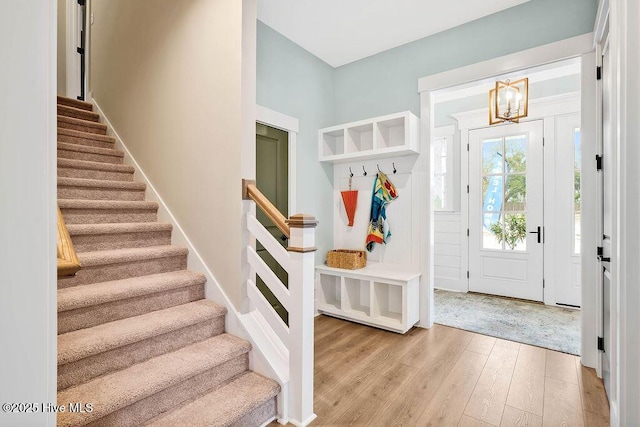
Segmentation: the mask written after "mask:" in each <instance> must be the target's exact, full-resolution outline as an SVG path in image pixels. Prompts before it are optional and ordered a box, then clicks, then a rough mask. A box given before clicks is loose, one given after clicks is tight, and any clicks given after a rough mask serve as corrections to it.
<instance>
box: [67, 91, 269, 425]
mask: <svg viewBox="0 0 640 427" xmlns="http://www.w3.org/2000/svg"><path fill="white" fill-rule="evenodd" d="M114 142H115V141H114V139H113V138H112V137H109V136H106V126H105V125H104V124H101V123H99V115H98V114H96V113H94V112H93V111H92V106H91V104H88V103H85V102H81V101H76V100H72V99H68V98H61V97H58V205H59V207H60V209H61V211H62V214H63V217H64V219H65V222H66V224H67V227H68V230H69V234H70V235H71V239H72V241H73V244H74V247H75V250H76V251H77V252H78V257H79V258H80V262H81V264H82V269H81V270H80V271H79V272H78V273H77V275H76V276H75V277H69V278H61V279H59V280H58V404H59V405H68V404H69V403H81V404H87V403H89V404H91V405H92V411H91V412H89V411H86V412H75V413H74V412H68V411H67V412H64V413H59V414H58V425H62V426H81V425H92V426H93V425H100V426H140V425H151V426H243V427H244V426H259V425H262V424H264V423H265V422H267V421H269V420H271V419H272V418H273V417H274V416H275V413H276V412H275V411H276V395H277V394H278V393H279V391H280V388H279V385H278V384H277V383H275V382H274V381H272V380H270V379H267V378H264V377H262V376H260V375H258V374H256V373H253V372H251V371H249V370H248V366H249V362H248V361H249V356H248V353H249V351H250V350H251V345H250V344H249V343H248V342H247V341H245V340H242V339H240V338H237V337H235V336H232V335H229V334H226V333H225V315H226V313H227V309H226V308H225V307H221V306H220V305H218V304H216V303H214V302H212V301H209V300H205V299H204V285H205V281H206V279H205V276H204V275H202V274H199V273H194V272H191V271H188V270H187V269H186V268H187V255H188V253H187V252H188V251H187V249H186V248H184V247H179V246H173V245H172V244H171V229H172V227H171V225H170V224H164V223H159V222H157V209H158V205H157V203H154V202H147V201H145V184H143V183H138V182H134V181H133V172H134V169H133V167H131V166H127V165H124V164H123V160H124V154H123V153H122V151H118V150H115V149H114ZM67 409H68V407H67Z"/></svg>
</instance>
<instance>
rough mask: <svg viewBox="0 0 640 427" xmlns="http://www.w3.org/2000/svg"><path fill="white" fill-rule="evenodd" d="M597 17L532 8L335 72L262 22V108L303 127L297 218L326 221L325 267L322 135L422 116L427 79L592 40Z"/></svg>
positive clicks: (570, 3)
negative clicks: (403, 115)
mask: <svg viewBox="0 0 640 427" xmlns="http://www.w3.org/2000/svg"><path fill="white" fill-rule="evenodd" d="M596 9H597V0H531V1H529V2H527V3H524V4H522V5H520V6H516V7H513V8H510V9H506V10H504V11H502V12H499V13H496V14H494V15H490V16H486V17H484V18H481V19H478V20H476V21H473V22H469V23H467V24H464V25H461V26H459V27H456V28H452V29H450V30H447V31H444V32H441V33H438V34H435V35H432V36H430V37H426V38H424V39H421V40H417V41H415V42H412V43H408V44H405V45H403V46H400V47H397V48H394V49H391V50H388V51H386V52H382V53H379V54H377V55H374V56H371V57H369V58H365V59H362V60H360V61H357V62H354V63H351V64H347V65H344V66H342V67H339V68H335V69H334V68H332V67H331V66H329V65H328V64H326V63H325V62H323V61H321V60H319V59H318V58H317V57H315V56H314V55H312V54H311V53H309V52H308V51H306V50H304V49H303V48H301V47H300V46H298V45H296V44H295V43H293V42H292V41H290V40H289V39H287V38H285V37H284V36H282V35H280V34H279V33H277V32H276V31H274V30H273V29H271V28H270V27H268V26H267V25H265V24H263V23H262V22H258V46H257V49H258V53H257V55H258V57H257V103H258V104H259V105H262V106H264V107H267V108H270V109H273V110H276V111H279V112H281V113H284V114H288V115H290V116H293V117H296V118H298V119H299V120H300V134H299V139H298V147H297V148H298V154H297V166H298V177H297V180H298V190H297V202H298V205H297V207H298V209H297V210H298V211H300V212H305V213H311V214H314V215H316V217H317V218H318V219H319V220H320V226H319V228H318V233H317V235H318V244H317V246H318V248H319V252H318V258H317V259H318V260H320V259H324V256H325V253H326V250H327V249H329V248H330V247H331V246H332V243H333V242H332V240H333V237H332V229H333V220H332V217H333V216H332V209H333V205H332V180H333V179H332V175H333V171H332V169H333V168H332V167H331V166H330V165H321V164H320V163H319V162H318V154H317V151H318V149H317V144H318V141H317V138H318V137H317V130H318V129H321V128H323V127H327V126H331V125H335V124H339V123H347V122H351V121H355V120H360V119H365V118H369V117H376V116H380V115H384V114H390V113H395V112H399V111H406V110H411V111H413V112H414V113H415V114H419V113H420V111H419V110H420V107H419V97H418V79H419V78H421V77H424V76H427V75H430V74H434V73H439V72H442V71H446V70H451V69H455V68H458V67H462V66H465V65H469V64H473V63H476V62H479V61H484V60H487V59H491V58H495V57H499V56H503V55H507V54H510V53H514V52H518V51H521V50H524V49H529V48H532V47H535V46H540V45H544V44H547V43H552V42H554V41H558V40H562V39H566V38H569V37H573V36H577V35H580V34H584V33H588V32H590V31H592V29H593V25H594V21H595V16H596Z"/></svg>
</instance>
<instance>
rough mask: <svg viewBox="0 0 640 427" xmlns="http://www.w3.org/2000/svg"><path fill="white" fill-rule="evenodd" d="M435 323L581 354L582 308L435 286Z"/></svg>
mask: <svg viewBox="0 0 640 427" xmlns="http://www.w3.org/2000/svg"><path fill="white" fill-rule="evenodd" d="M435 306H436V317H435V321H436V323H439V324H441V325H446V326H452V327H454V328H458V329H464V330H466V331H471V332H477V333H480V334H484V335H490V336H492V337H497V338H503V339H506V340H510V341H516V342H520V343H525V344H531V345H535V346H538V347H544V348H548V349H551V350H557V351H561V352H563V353H569V354H575V355H576V356H578V355H580V311H579V310H572V309H568V308H561V307H552V306H546V305H542V304H534V303H529V302H525V301H518V300H512V299H507V298H500V297H496V296H491V295H482V294H474V293H461V292H449V291H442V290H439V289H436V290H435Z"/></svg>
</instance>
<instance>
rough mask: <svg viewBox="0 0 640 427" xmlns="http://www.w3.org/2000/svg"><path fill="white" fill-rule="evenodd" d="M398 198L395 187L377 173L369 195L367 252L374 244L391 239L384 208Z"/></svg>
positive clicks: (383, 175) (381, 174)
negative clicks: (369, 210) (369, 211)
mask: <svg viewBox="0 0 640 427" xmlns="http://www.w3.org/2000/svg"><path fill="white" fill-rule="evenodd" d="M397 197H398V192H397V191H396V187H395V186H394V185H393V184H392V183H391V181H389V178H387V176H386V175H385V174H383V173H382V172H378V175H377V176H376V179H375V181H374V182H373V194H372V195H371V215H370V217H369V232H368V233H367V250H368V251H369V252H371V251H372V250H373V244H374V243H385V244H386V243H387V240H388V239H389V237H391V231H390V230H389V224H388V223H387V213H386V208H385V206H386V205H387V204H388V203H391V202H392V201H394V200H395V199H396V198H397Z"/></svg>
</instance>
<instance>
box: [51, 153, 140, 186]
mask: <svg viewBox="0 0 640 427" xmlns="http://www.w3.org/2000/svg"><path fill="white" fill-rule="evenodd" d="M134 171H135V169H134V168H133V166H129V165H118V164H115V163H103V162H91V161H87V160H76V159H61V158H59V159H58V177H61V178H85V179H104V180H107V181H128V182H131V181H133V173H134Z"/></svg>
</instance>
